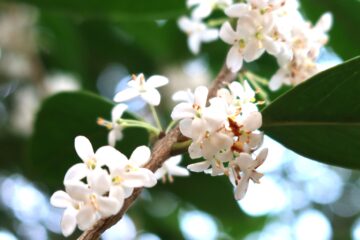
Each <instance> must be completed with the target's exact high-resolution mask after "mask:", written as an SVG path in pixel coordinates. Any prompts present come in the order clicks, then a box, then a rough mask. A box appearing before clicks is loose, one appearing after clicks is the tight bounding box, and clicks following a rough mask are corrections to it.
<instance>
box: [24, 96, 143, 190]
mask: <svg viewBox="0 0 360 240" xmlns="http://www.w3.org/2000/svg"><path fill="white" fill-rule="evenodd" d="M112 107H113V103H112V102H110V101H107V100H105V99H103V98H101V97H99V96H97V95H94V94H91V93H87V92H65V93H59V94H57V95H55V96H53V97H50V98H48V99H46V100H45V101H44V103H43V105H42V107H41V109H40V112H39V113H38V115H37V119H36V123H35V132H34V135H33V137H32V140H31V149H30V159H29V161H28V162H27V163H26V164H27V168H26V170H27V172H26V174H27V175H28V176H30V177H31V178H32V179H33V180H37V181H41V182H42V183H45V185H46V187H48V188H50V190H52V191H53V190H55V189H58V188H62V180H63V177H64V174H65V172H66V170H67V169H68V168H69V167H70V166H71V165H73V164H75V163H78V162H80V161H81V160H80V158H78V156H77V155H76V152H75V149H74V139H75V137H76V136H78V135H84V136H86V137H87V138H89V140H90V141H91V143H92V144H93V147H94V150H96V149H97V148H99V147H101V146H104V145H107V144H108V143H107V134H108V131H107V129H105V128H104V127H100V126H98V125H97V124H96V120H97V118H98V117H103V118H107V119H110V112H111V109H112ZM124 117H125V118H133V117H132V116H131V115H129V114H127V113H126V115H124ZM124 139H126V141H121V142H120V143H119V144H118V145H117V148H118V149H120V150H121V151H122V152H123V153H125V154H126V155H128V156H129V155H130V153H131V152H132V151H133V150H134V149H135V147H136V146H139V145H143V144H147V142H148V135H147V132H146V131H145V130H143V129H137V128H136V129H134V128H132V129H126V130H125V131H124Z"/></svg>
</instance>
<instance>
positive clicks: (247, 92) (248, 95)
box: [244, 80, 256, 101]
mask: <svg viewBox="0 0 360 240" xmlns="http://www.w3.org/2000/svg"><path fill="white" fill-rule="evenodd" d="M244 90H245V93H244V98H245V99H246V100H247V101H249V100H251V99H252V98H254V97H255V94H256V93H255V91H254V90H253V89H252V87H251V86H250V84H249V82H248V81H246V80H245V81H244Z"/></svg>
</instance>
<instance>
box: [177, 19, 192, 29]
mask: <svg viewBox="0 0 360 240" xmlns="http://www.w3.org/2000/svg"><path fill="white" fill-rule="evenodd" d="M177 23H178V26H179V28H180V29H181V30H182V31H184V32H188V31H189V30H190V29H191V28H192V23H191V21H190V19H189V18H188V17H184V16H183V17H181V18H180V19H179V20H178V21H177Z"/></svg>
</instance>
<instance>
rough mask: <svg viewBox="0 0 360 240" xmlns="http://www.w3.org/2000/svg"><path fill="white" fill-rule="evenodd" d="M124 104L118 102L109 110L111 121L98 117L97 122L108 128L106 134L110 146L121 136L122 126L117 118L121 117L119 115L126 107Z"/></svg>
mask: <svg viewBox="0 0 360 240" xmlns="http://www.w3.org/2000/svg"><path fill="white" fill-rule="evenodd" d="M127 108H128V107H127V105H126V104H122V103H120V104H118V105H116V106H115V107H114V108H113V109H112V110H111V122H109V121H106V120H104V119H103V118H98V121H97V123H98V124H99V125H101V126H105V127H106V128H108V129H109V130H110V131H109V134H108V142H109V145H110V146H113V147H114V146H115V144H116V141H119V140H121V139H122V138H123V134H122V130H123V128H122V126H121V124H120V123H119V120H120V119H121V116H122V115H123V113H124V112H125V111H126V109H127Z"/></svg>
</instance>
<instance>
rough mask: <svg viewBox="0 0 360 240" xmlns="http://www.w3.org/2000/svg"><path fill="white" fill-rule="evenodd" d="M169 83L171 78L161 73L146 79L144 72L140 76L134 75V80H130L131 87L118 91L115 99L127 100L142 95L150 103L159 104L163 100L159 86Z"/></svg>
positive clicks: (117, 100)
mask: <svg viewBox="0 0 360 240" xmlns="http://www.w3.org/2000/svg"><path fill="white" fill-rule="evenodd" d="M168 83H169V80H168V79H167V78H166V77H163V76H160V75H154V76H151V77H150V78H149V79H147V80H145V77H144V74H142V73H141V74H139V75H138V76H135V75H133V76H132V80H130V81H129V82H128V86H129V88H127V89H125V90H122V91H120V92H118V93H117V94H116V95H115V97H114V101H115V102H125V101H128V100H131V99H133V98H135V97H138V96H140V97H141V98H142V99H143V100H144V101H145V102H147V103H148V104H150V105H153V106H157V105H159V104H160V100H161V96H160V93H159V91H158V90H157V88H158V87H161V86H164V85H166V84H168Z"/></svg>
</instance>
